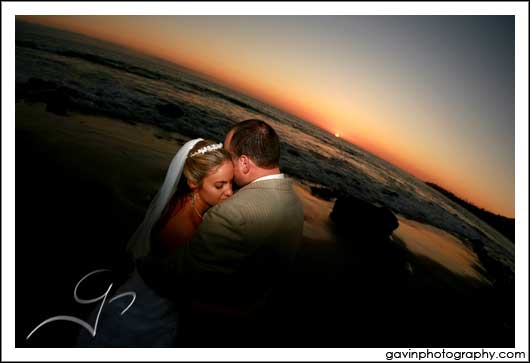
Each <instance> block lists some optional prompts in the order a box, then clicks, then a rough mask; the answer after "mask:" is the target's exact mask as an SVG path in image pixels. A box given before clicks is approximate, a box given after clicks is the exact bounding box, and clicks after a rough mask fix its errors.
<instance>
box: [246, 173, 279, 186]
mask: <svg viewBox="0 0 530 363" xmlns="http://www.w3.org/2000/svg"><path fill="white" fill-rule="evenodd" d="M284 178H285V175H284V174H283V173H282V174H273V175H267V176H262V177H261V178H258V179H255V180H253V181H251V182H250V183H251V184H252V183H255V182H257V181H262V180H272V179H284Z"/></svg>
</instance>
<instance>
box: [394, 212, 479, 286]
mask: <svg viewBox="0 0 530 363" xmlns="http://www.w3.org/2000/svg"><path fill="white" fill-rule="evenodd" d="M398 220H399V228H398V229H397V230H395V231H394V233H393V235H394V236H395V237H397V238H398V239H400V240H401V241H403V243H405V245H406V246H407V248H408V249H409V250H410V251H411V252H413V253H415V254H417V255H422V256H425V257H428V258H430V259H431V260H433V261H435V262H437V263H439V264H441V265H443V266H444V267H446V268H447V269H449V270H451V271H452V272H454V273H457V274H459V275H463V276H466V277H472V278H474V279H477V280H480V281H483V282H486V283H489V281H488V280H487V279H486V278H485V277H484V276H483V275H482V274H481V273H480V272H479V270H477V268H478V267H481V264H480V261H479V259H478V257H477V255H476V254H475V253H474V252H473V251H472V250H471V249H470V248H468V247H467V246H466V245H464V243H462V241H460V240H459V239H458V238H456V237H454V236H453V235H451V234H449V233H447V232H445V231H443V230H441V229H439V228H436V227H433V226H430V225H427V224H423V223H419V222H416V221H413V220H409V219H406V218H404V217H402V216H398Z"/></svg>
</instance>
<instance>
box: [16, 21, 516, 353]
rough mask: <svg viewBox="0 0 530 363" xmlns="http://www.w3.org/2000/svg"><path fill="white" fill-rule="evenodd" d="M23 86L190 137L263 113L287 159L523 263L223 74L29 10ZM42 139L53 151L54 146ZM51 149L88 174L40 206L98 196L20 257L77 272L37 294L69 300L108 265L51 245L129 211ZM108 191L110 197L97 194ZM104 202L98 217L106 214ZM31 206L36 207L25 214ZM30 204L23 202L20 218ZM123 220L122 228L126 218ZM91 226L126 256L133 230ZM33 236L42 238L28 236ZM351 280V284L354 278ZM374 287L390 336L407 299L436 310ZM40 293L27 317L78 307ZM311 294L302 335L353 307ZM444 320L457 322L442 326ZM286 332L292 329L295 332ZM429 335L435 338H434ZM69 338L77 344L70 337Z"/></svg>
mask: <svg viewBox="0 0 530 363" xmlns="http://www.w3.org/2000/svg"><path fill="white" fill-rule="evenodd" d="M16 98H17V100H18V99H26V100H31V101H44V102H47V104H48V108H49V111H51V112H54V113H57V114H64V115H68V114H70V113H75V112H81V113H85V114H92V115H105V116H110V117H113V118H117V119H121V120H124V121H126V122H129V123H146V124H152V125H155V126H158V127H160V128H162V129H165V130H170V131H176V132H178V133H181V134H183V135H186V136H188V137H190V138H193V137H204V138H211V139H214V140H223V139H224V135H225V133H226V131H227V130H228V129H229V127H230V126H231V125H232V124H233V123H235V122H238V121H241V120H243V119H246V118H260V119H263V120H264V121H266V122H268V123H270V124H271V125H272V126H273V127H274V128H275V129H276V130H277V131H278V133H279V135H280V138H281V139H282V160H281V166H282V169H283V170H284V171H285V172H287V173H288V174H290V175H292V176H294V177H297V178H299V179H302V180H306V181H309V182H313V183H317V184H319V185H324V186H327V187H329V188H332V189H333V190H337V191H340V192H342V193H345V194H349V195H353V196H357V197H360V198H362V199H364V200H367V201H369V202H372V203H376V204H380V205H385V206H387V207H389V208H391V209H392V210H393V211H394V212H395V213H399V214H401V215H403V216H406V217H407V218H411V219H414V220H417V221H421V222H423V223H426V224H430V225H433V226H436V227H438V228H440V229H442V230H444V231H447V232H450V233H453V234H455V235H457V236H459V238H460V239H461V240H462V241H463V242H464V243H468V244H469V245H470V246H472V243H471V242H470V241H475V242H473V243H475V244H477V243H480V247H481V250H482V251H483V252H484V253H485V254H487V255H488V256H489V257H490V258H491V259H494V260H495V261H496V262H498V263H500V264H502V265H503V266H506V267H507V268H508V269H509V270H511V271H513V266H514V247H513V244H511V243H510V242H509V241H507V240H506V239H505V238H504V237H503V236H502V235H500V234H499V233H497V232H496V231H494V230H493V229H492V228H491V227H489V226H488V225H486V224H485V223H483V222H482V221H481V220H479V219H478V218H476V217H475V216H473V215H471V214H470V213H468V212H467V211H465V210H463V209H462V208H460V207H459V206H458V205H456V204H455V203H453V202H451V201H449V200H447V199H446V198H445V197H443V196H442V195H441V194H439V193H437V192H436V191H434V190H432V189H430V188H429V187H428V186H426V185H425V184H424V183H423V182H422V181H420V180H417V179H416V178H414V177H413V176H411V175H410V174H407V173H406V172H404V171H402V170H400V169H398V168H396V167H395V166H393V165H391V164H389V163H387V162H386V161H384V160H381V159H379V158H377V157H376V156H374V155H372V154H369V153H367V152H365V151H363V150H362V149H360V148H358V147H356V146H354V145H352V144H350V143H347V142H345V141H344V140H342V139H339V138H336V137H334V136H333V135H331V134H329V133H328V132H326V131H323V130H321V129H319V128H318V127H315V126H313V125H312V124H310V123H308V122H305V121H304V120H301V119H299V118H297V117H295V116H293V115H290V114H288V113H285V112H283V111H281V110H278V109H276V108H274V107H272V106H270V105H267V104H265V103H263V102H260V101H258V100H255V99H253V98H250V97H248V96H246V95H243V94H240V93H238V92H236V91H234V90H231V89H228V88H226V87H223V86H221V85H219V84H216V83H214V82H213V81H211V80H208V79H207V78H206V77H204V76H201V75H198V74H196V73H193V72H192V71H190V70H186V69H184V68H182V67H179V66H177V65H174V64H170V63H167V62H165V61H162V60H158V59H154V58H150V57H147V56H143V55H141V54H137V53H135V52H132V51H130V50H127V49H124V48H120V47H117V46H115V45H112V44H107V43H104V42H100V41H97V40H94V39H90V38H86V37H84V36H81V35H76V34H72V33H68V32H64V31H59V30H55V29H50V28H46V27H42V26H39V25H34V24H29V23H24V22H20V21H17V22H16ZM30 138H31V137H30V136H28V135H25V134H22V133H17V139H16V140H17V150H16V152H17V178H18V177H19V175H20V176H21V178H24V179H26V174H19V173H22V171H19V170H20V169H19V165H25V164H26V163H29V162H31V160H32V155H34V154H35V153H36V152H38V151H39V150H27V149H26V148H24V145H25V144H27V145H38V140H30ZM41 151H42V152H44V153H45V150H41ZM41 161H45V162H41V163H39V165H38V167H37V169H38V170H37V171H38V172H40V173H44V174H46V173H54V174H57V175H59V176H60V177H64V178H70V180H72V179H75V180H76V181H77V184H76V185H75V186H74V185H72V186H71V189H67V190H65V189H64V186H61V187H60V190H59V188H58V186H57V185H54V183H52V182H50V183H48V184H46V183H44V184H42V185H40V187H41V188H42V190H43V193H47V194H48V196H47V197H44V200H46V201H47V203H49V204H48V207H46V206H40V208H41V209H42V212H44V213H50V214H53V213H54V212H57V213H61V212H62V213H63V214H64V209H63V208H64V205H63V206H61V210H59V209H58V210H54V209H53V198H52V197H51V196H53V195H54V193H56V194H62V195H66V194H68V195H72V196H75V198H76V199H72V201H71V204H72V205H71V207H72V208H75V205H79V203H82V204H83V205H85V206H86V208H84V211H85V213H86V214H83V215H76V216H70V217H71V218H72V219H71V220H68V219H66V220H61V221H58V223H60V226H61V227H60V228H61V230H62V232H61V236H62V238H61V240H60V241H61V243H60V244H53V243H52V244H50V243H47V241H42V242H43V243H41V244H39V243H38V241H32V242H31V246H33V245H35V243H37V245H36V247H34V248H33V247H32V248H31V249H29V250H28V251H26V250H24V248H25V246H23V245H21V244H22V242H20V241H17V250H16V252H17V261H19V260H20V258H23V260H24V261H25V264H26V265H27V266H32V269H31V270H32V273H33V272H35V271H36V272H37V273H38V271H39V270H43V269H50V270H51V271H53V274H52V275H53V276H52V277H55V278H56V279H57V280H63V281H64V280H67V282H69V284H68V286H71V290H66V291H65V289H64V285H65V284H63V285H61V288H60V289H59V288H55V287H54V286H53V283H50V284H49V286H38V287H37V291H36V292H35V295H38V296H41V297H46V296H49V295H54V296H56V297H57V298H60V299H62V300H71V299H72V297H71V296H72V290H73V287H74V286H75V284H76V283H77V281H78V279H79V277H80V276H78V275H75V276H67V275H68V274H67V273H66V274H65V271H90V269H91V268H97V267H99V266H91V265H90V264H89V263H84V264H83V263H80V262H76V260H75V258H72V259H68V260H64V261H63V262H62V265H59V266H58V265H55V266H49V265H47V261H46V260H42V259H40V258H39V257H40V256H46V255H60V254H64V255H70V256H76V255H77V254H76V253H77V251H76V246H75V243H72V244H69V243H68V238H67V237H65V236H68V235H71V236H72V237H74V236H75V238H72V240H76V239H77V240H78V239H79V238H80V231H78V230H77V229H75V228H74V226H75V225H76V223H75V221H76V220H78V219H79V218H87V219H91V218H92V219H95V220H97V223H99V224H101V223H108V228H109V230H111V229H112V226H113V225H114V224H116V223H120V222H119V221H120V216H119V215H118V214H117V212H116V211H117V210H118V208H113V206H112V205H111V206H109V205H107V206H102V205H98V204H95V201H96V200H103V199H104V198H102V197H101V196H105V195H109V198H108V200H112V198H111V192H110V191H109V190H107V189H105V188H103V187H102V189H101V190H94V189H93V184H91V182H90V180H81V179H79V177H78V176H76V175H61V174H62V173H63V174H64V173H68V172H67V171H65V170H63V169H61V167H60V166H59V165H55V167H54V158H53V155H44V156H43V158H42V160H41ZM44 165H46V167H45V166H44ZM76 178H77V179H76ZM19 180H20V179H19ZM83 186H85V187H86V188H83ZM79 188H81V189H82V190H85V191H86V193H83V194H82V195H81V196H80V195H79ZM96 195H97V196H98V198H94V197H95V196H96ZM79 198H81V199H79ZM74 204H75V205H74ZM31 206H32V200H31V199H28V198H26V197H25V196H23V195H19V194H17V208H23V209H26V208H31ZM50 206H51V207H50ZM50 208H51V209H50ZM17 210H18V209H17ZM17 213H18V212H17ZM96 214H97V215H98V217H97V218H95V217H94V216H95V215H96ZM26 215H28V214H24V216H26ZM18 216H19V214H17V218H18ZM102 221H103V222H102ZM24 228H28V226H27V221H25V220H22V221H21V220H20V218H19V219H17V231H18V230H20V229H24ZM31 228H34V229H37V230H39V229H42V231H43V235H47V234H46V230H47V229H48V230H51V229H53V228H57V226H49V224H48V222H47V223H42V224H41V223H39V221H38V220H37V221H35V222H33V223H32V227H31ZM114 230H115V231H116V230H117V229H116V228H114ZM50 233H53V232H50ZM116 233H118V232H116ZM81 234H82V236H81V238H82V240H83V241H84V243H93V245H94V248H93V249H92V250H93V252H92V253H93V256H84V261H88V260H91V257H93V260H98V261H100V262H101V261H107V262H108V263H109V264H113V263H115V261H116V259H117V258H119V254H118V253H117V252H116V251H119V248H120V247H121V246H115V248H114V249H113V250H112V251H115V252H116V253H115V254H113V253H112V252H107V253H105V254H102V253H101V251H109V250H108V246H109V244H111V243H112V241H126V240H127V237H128V236H127V235H125V234H124V235H119V233H118V234H115V235H108V236H105V237H104V238H102V236H101V235H99V234H97V233H96V232H95V231H91V230H87V231H82V232H81ZM34 235H38V234H34ZM23 243H24V244H28V243H30V242H29V241H24V242H23ZM106 248H107V249H106ZM330 253H336V252H330ZM21 256H23V257H21ZM54 261H55V262H56V261H57V260H54ZM113 261H114V262H113ZM80 264H81V265H82V266H80ZM81 267H82V268H81ZM17 271H18V267H17ZM306 277H307V275H306ZM315 278H316V279H317V280H315V281H317V283H318V284H319V286H321V287H324V286H326V281H325V280H322V278H321V277H318V278H317V277H315ZM21 279H22V278H21ZM23 279H24V280H23V281H22V283H18V282H17V297H19V296H20V297H21V299H22V298H23V299H25V301H26V304H25V306H28V305H29V303H28V302H27V296H28V293H27V292H26V291H24V289H25V286H27V284H29V283H31V276H30V275H26V276H25V277H24V278H23ZM311 282H312V281H311ZM308 283H309V282H308ZM341 283H344V284H348V282H346V281H343V282H341ZM350 283H351V282H350ZM345 291H349V292H348V293H343V294H345V295H347V296H342V295H339V296H334V298H333V299H332V298H331V297H330V298H329V299H332V300H333V301H337V302H338V303H339V304H346V303H349V304H353V303H354V302H357V303H358V302H359V300H358V299H357V298H356V297H355V290H349V289H346V290H345ZM373 293H374V294H375V295H376V296H377V297H378V300H377V301H378V303H379V304H380V308H379V309H378V312H379V316H378V317H377V320H378V321H379V322H382V321H384V319H387V318H389V316H392V317H394V318H393V319H394V320H393V321H392V324H391V325H392V328H391V329H390V328H389V330H388V331H387V332H386V333H385V334H384V335H385V337H386V339H387V340H386V342H387V343H388V341H389V340H388V339H390V338H391V337H394V338H395V339H396V340H395V341H396V342H398V343H399V342H400V340H399V339H398V337H399V333H400V331H402V329H400V327H399V324H406V323H407V316H408V315H407V314H405V313H403V314H400V311H401V312H404V311H408V312H409V313H410V311H411V310H416V311H417V312H418V314H427V313H429V312H430V311H429V308H427V307H426V306H424V305H422V306H414V307H411V306H410V304H409V303H408V302H410V301H411V300H406V302H405V301H401V302H400V301H397V302H396V301H393V302H391V303H390V302H389V304H391V305H392V306H393V309H390V310H389V308H388V307H387V302H386V301H385V298H388V295H386V294H384V293H381V292H380V291H374V292H373ZM303 296H304V295H303V293H300V294H297V299H295V301H298V302H301V300H303ZM328 296H329V295H328ZM429 296H433V297H432V300H430V299H428V300H425V303H426V304H428V301H431V302H434V301H438V303H440V301H441V300H440V299H442V300H443V293H439V292H437V291H434V292H432V293H430V295H429ZM307 298H308V299H314V298H315V296H313V295H308V296H307ZM321 298H322V297H321ZM341 301H342V302H341ZM370 301H374V300H370ZM40 304H41V305H40V306H41V309H40V311H39V312H37V311H28V312H27V314H25V315H24V318H25V319H26V320H27V321H34V322H38V321H41V320H43V318H45V317H48V316H52V315H55V314H66V313H68V312H65V311H59V310H60V309H59V308H60V307H54V306H53V304H52V303H51V302H50V303H49V304H47V303H46V299H45V298H43V299H42V301H41V302H40ZM447 304H454V300H451V299H448V302H447ZM310 306H311V308H309V307H308V308H304V307H302V306H300V309H299V312H300V313H299V314H298V316H297V317H296V318H293V317H291V318H292V319H296V323H297V324H298V326H299V327H304V328H302V329H299V330H296V332H292V334H302V333H301V332H305V333H304V334H307V336H306V335H304V334H302V335H301V336H300V339H299V340H298V341H299V342H300V344H301V345H302V346H303V342H304V341H307V339H309V338H310V337H311V332H310V330H311V329H310V327H311V324H317V325H318V326H320V327H325V326H333V327H335V326H337V324H338V321H340V320H341V318H342V316H337V315H334V314H333V307H332V306H331V305H329V304H328V305H327V308H328V309H329V311H328V312H329V316H328V317H326V316H325V315H318V317H316V315H315V313H314V311H312V310H311V309H312V308H313V307H314V304H313V305H310ZM63 307H64V306H63ZM63 307H61V308H63ZM358 308H359V309H363V308H364V309H367V308H368V307H367V306H364V307H363V306H362V304H361V305H359V306H358ZM77 312H78V311H77ZM387 314H388V316H387ZM462 314H463V313H462ZM288 318H289V317H286V319H288ZM464 318H465V317H464V316H458V317H457V320H458V319H460V320H462V319H464ZM315 319H316V320H315ZM472 320H473V321H472V322H471V325H475V326H476V325H477V324H478V323H479V320H477V318H476V317H475V318H472ZM369 322H370V319H369V318H368V317H365V321H363V326H364V327H368V326H371V325H370V324H369ZM438 323H442V321H441V320H440V321H438ZM347 324H348V326H351V327H353V326H355V324H356V322H355V321H353V320H352V321H348V322H347ZM425 324H427V323H425ZM65 325H67V324H65ZM306 326H307V328H305V327H306ZM373 326H376V327H377V328H374V331H371V332H370V334H368V335H366V334H365V337H364V340H363V334H362V333H363V332H360V331H357V332H353V333H352V334H353V335H354V336H355V337H356V339H357V340H358V341H357V343H356V342H354V341H350V340H349V338H347V337H343V338H342V339H343V340H337V336H339V335H338V334H337V335H332V336H333V337H334V338H333V339H335V340H334V343H333V344H331V345H336V346H348V345H350V344H351V346H363V344H364V346H369V345H370V344H371V345H375V346H377V345H378V343H377V336H378V335H379V334H381V331H379V330H378V329H381V326H382V325H381V324H379V325H373ZM385 326H386V325H385ZM67 329H68V328H67ZM72 329H74V328H72ZM418 329H420V328H418ZM74 330H75V329H74ZM441 331H445V330H443V329H441ZM365 333H366V332H365ZM285 334H286V335H288V334H290V333H288V332H285ZM66 335H68V334H66ZM442 335H443V334H441V333H440V334H439V335H434V336H433V338H432V339H433V340H429V339H428V338H425V337H423V336H422V335H421V334H415V335H414V337H415V339H416V342H418V341H419V342H422V343H423V344H425V345H429V344H430V345H436V344H432V343H433V342H436V338H438V339H441V337H442ZM22 336H23V335H22V334H20V337H17V338H19V339H20V340H19V342H20V344H25V342H24V341H23V338H21V337H22ZM341 336H342V335H341ZM368 337H369V338H370V339H371V340H370V339H369V338H368ZM458 337H461V335H458ZM422 338H424V340H423V341H422ZM481 338H484V337H481ZM374 339H375V340H374ZM438 341H440V340H438ZM359 342H360V343H359ZM445 342H452V340H451V339H448V340H445ZM498 342H499V340H495V339H494V337H493V338H492V343H491V344H496V343H498ZM401 343H402V344H403V345H407V344H406V342H403V341H401ZM40 344H42V345H44V346H50V345H53V344H54V343H53V339H52V338H49V341H48V340H45V341H42V342H41V343H40ZM60 344H65V342H64V341H63V342H62V343H60ZM68 344H69V342H66V345H68ZM328 344H329V343H328ZM328 344H324V345H328ZM396 344H397V343H396ZM502 344H504V341H502ZM37 345H38V344H37ZM384 345H385V344H381V345H380V346H384Z"/></svg>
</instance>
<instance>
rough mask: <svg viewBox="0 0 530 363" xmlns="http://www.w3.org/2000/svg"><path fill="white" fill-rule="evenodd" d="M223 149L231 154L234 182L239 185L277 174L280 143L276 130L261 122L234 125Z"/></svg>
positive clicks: (252, 120)
mask: <svg viewBox="0 0 530 363" xmlns="http://www.w3.org/2000/svg"><path fill="white" fill-rule="evenodd" d="M224 147H225V149H226V150H228V151H229V152H230V154H231V155H232V161H233V162H234V180H235V182H236V184H237V185H239V186H244V185H246V184H248V183H250V182H252V181H253V180H255V179H257V178H259V177H261V176H264V175H268V174H274V173H277V172H279V164H280V140H279V138H278V135H277V134H276V131H274V129H273V128H272V127H270V126H269V125H268V124H266V123H265V122H263V121H261V120H256V119H251V120H245V121H242V122H239V123H237V124H236V125H235V126H234V127H232V128H231V129H230V131H229V132H228V134H226V138H225V142H224Z"/></svg>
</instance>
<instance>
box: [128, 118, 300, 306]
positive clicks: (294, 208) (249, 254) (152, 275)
mask: <svg viewBox="0 0 530 363" xmlns="http://www.w3.org/2000/svg"><path fill="white" fill-rule="evenodd" d="M224 147H225V149H226V150H227V151H228V152H230V154H231V155H232V161H233V164H234V181H235V183H236V184H237V185H238V186H239V187H241V189H240V190H239V191H238V192H237V193H235V194H234V195H233V196H232V197H231V198H229V199H227V200H226V201H224V202H223V203H220V204H218V205H216V206H214V207H212V208H211V209H210V210H209V211H208V212H207V213H206V214H205V216H204V220H203V222H202V223H201V225H200V227H199V229H198V231H197V233H196V235H195V236H194V238H193V239H192V240H191V241H190V242H189V243H187V244H185V245H184V246H183V247H181V248H179V249H177V250H176V251H175V252H174V253H173V255H171V256H169V257H167V258H165V259H163V260H160V259H156V258H154V257H146V258H143V259H140V260H138V261H137V266H138V271H139V273H140V276H141V277H142V278H143V279H144V281H145V282H146V283H147V284H148V285H149V286H150V287H151V288H153V289H154V290H155V291H156V292H157V293H158V294H160V295H162V296H166V297H170V298H172V299H173V300H175V301H176V302H177V303H180V304H183V305H184V306H185V305H186V304H187V303H189V302H190V301H193V302H195V303H197V302H199V303H201V304H206V305H207V306H208V304H209V305H210V306H217V307H219V306H222V307H225V311H226V310H228V311H230V310H231V309H232V310H233V311H239V312H251V311H255V310H257V309H256V307H257V306H262V305H263V303H264V302H266V301H267V298H268V297H269V296H270V295H272V293H273V292H274V291H275V289H276V288H277V287H278V286H279V284H280V282H282V280H284V279H285V275H286V273H287V271H288V269H289V266H290V263H291V262H292V258H293V256H294V254H295V252H296V249H297V245H298V243H299V242H300V240H301V236H302V228H303V223H304V213H303V209H302V205H301V202H300V200H299V199H298V197H297V196H296V194H295V193H294V191H293V189H292V181H291V180H290V179H288V178H286V177H285V176H284V174H282V173H281V172H280V168H279V160H280V142H279V138H278V135H277V134H276V132H275V131H274V129H273V128H272V127H270V126H269V125H268V124H267V123H265V122H263V121H261V120H255V119H252V120H246V121H243V122H240V123H238V124H236V125H235V126H234V127H233V128H232V129H231V130H230V131H229V132H228V134H227V135H226V138H225V142H224ZM265 305H266V304H265Z"/></svg>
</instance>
